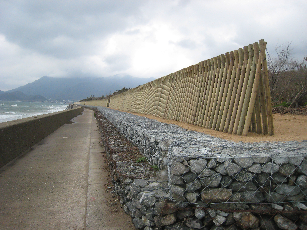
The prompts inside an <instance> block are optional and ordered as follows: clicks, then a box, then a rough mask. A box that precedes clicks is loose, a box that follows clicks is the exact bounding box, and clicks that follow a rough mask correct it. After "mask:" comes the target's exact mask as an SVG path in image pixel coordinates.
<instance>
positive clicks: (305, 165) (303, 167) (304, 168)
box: [298, 159, 307, 176]
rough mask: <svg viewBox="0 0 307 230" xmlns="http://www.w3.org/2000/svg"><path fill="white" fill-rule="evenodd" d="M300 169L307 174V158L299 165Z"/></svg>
mask: <svg viewBox="0 0 307 230" xmlns="http://www.w3.org/2000/svg"><path fill="white" fill-rule="evenodd" d="M298 171H299V172H300V173H304V174H305V175H306V176H307V159H304V160H303V162H302V163H301V165H300V166H299V169H298Z"/></svg>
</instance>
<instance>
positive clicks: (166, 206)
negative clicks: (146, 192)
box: [155, 201, 178, 215]
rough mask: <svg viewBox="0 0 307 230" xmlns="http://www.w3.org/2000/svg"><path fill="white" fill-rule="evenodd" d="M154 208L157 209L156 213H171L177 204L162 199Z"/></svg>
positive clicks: (175, 209)
mask: <svg viewBox="0 0 307 230" xmlns="http://www.w3.org/2000/svg"><path fill="white" fill-rule="evenodd" d="M155 208H156V209H157V213H158V214H159V215H161V214H162V215H167V214H172V213H175V212H176V211H177V209H178V208H177V206H176V204H175V203H170V202H168V203H165V202H164V201H163V202H162V201H161V202H159V203H157V204H156V206H155Z"/></svg>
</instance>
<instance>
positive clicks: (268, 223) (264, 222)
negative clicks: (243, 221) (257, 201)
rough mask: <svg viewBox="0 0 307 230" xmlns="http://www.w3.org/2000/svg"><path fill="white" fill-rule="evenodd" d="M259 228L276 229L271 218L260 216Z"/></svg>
mask: <svg viewBox="0 0 307 230" xmlns="http://www.w3.org/2000/svg"><path fill="white" fill-rule="evenodd" d="M260 229H264V230H277V228H276V227H275V225H274V221H273V219H272V218H268V217H262V218H260Z"/></svg>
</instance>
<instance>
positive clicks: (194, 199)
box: [186, 192, 199, 203]
mask: <svg viewBox="0 0 307 230" xmlns="http://www.w3.org/2000/svg"><path fill="white" fill-rule="evenodd" d="M198 196H199V193H196V192H188V193H187V194H186V198H187V200H188V201H189V202H190V203H196V202H197V198H198Z"/></svg>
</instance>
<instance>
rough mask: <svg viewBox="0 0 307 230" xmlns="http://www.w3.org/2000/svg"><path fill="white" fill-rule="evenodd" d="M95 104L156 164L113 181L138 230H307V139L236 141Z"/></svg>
mask: <svg viewBox="0 0 307 230" xmlns="http://www.w3.org/2000/svg"><path fill="white" fill-rule="evenodd" d="M98 109H99V111H100V112H101V113H102V114H103V115H104V116H105V117H106V118H107V119H108V120H109V121H110V122H111V123H113V125H114V126H115V127H116V128H117V129H118V130H119V131H120V132H121V133H122V134H123V135H124V136H126V138H127V139H129V140H130V141H131V142H132V143H134V144H135V145H137V146H138V147H139V149H140V150H141V151H142V152H143V154H144V156H146V158H147V159H148V162H149V163H150V164H151V165H152V166H155V167H157V168H159V170H158V171H157V172H156V175H155V176H154V177H151V178H150V179H146V178H135V179H133V178H130V179H129V178H128V179H125V180H124V181H121V182H120V183H119V184H117V186H116V187H117V191H118V193H119V195H120V196H121V202H122V203H123V205H124V208H125V211H126V212H127V213H129V214H130V215H131V216H132V218H133V222H134V224H135V226H136V228H138V229H146V230H149V229H259V228H261V229H306V228H307V214H306V210H307V202H306V201H307V141H303V142H296V141H292V142H283V143H282V142H275V143H268V142H261V143H235V142H231V141H226V140H223V139H219V138H215V137H211V136H209V135H205V134H202V133H197V132H194V131H187V130H185V129H183V128H180V127H178V126H175V125H169V124H164V123H160V122H157V121H155V120H150V119H147V118H144V117H138V116H135V115H131V114H128V113H123V112H119V111H115V110H111V109H107V108H104V107H98ZM119 167H120V166H119Z"/></svg>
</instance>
